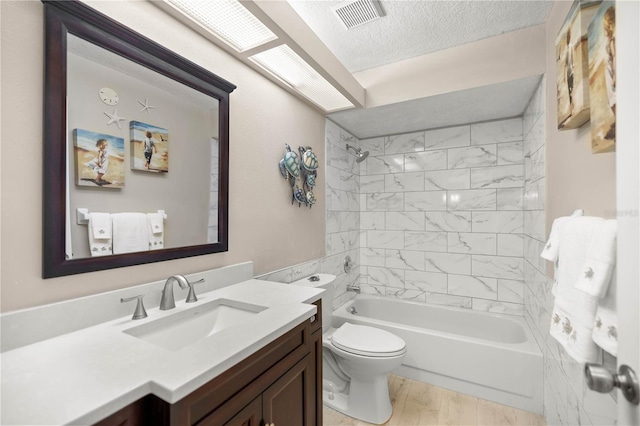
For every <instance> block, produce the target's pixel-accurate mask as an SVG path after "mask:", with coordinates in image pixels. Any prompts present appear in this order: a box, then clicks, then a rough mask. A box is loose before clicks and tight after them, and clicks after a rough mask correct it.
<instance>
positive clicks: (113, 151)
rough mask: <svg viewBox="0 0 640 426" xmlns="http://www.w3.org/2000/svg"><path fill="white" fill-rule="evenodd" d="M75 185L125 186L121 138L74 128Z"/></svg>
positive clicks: (122, 140)
mask: <svg viewBox="0 0 640 426" xmlns="http://www.w3.org/2000/svg"><path fill="white" fill-rule="evenodd" d="M73 148H74V158H75V172H76V185H78V186H89V187H93V188H122V187H124V139H123V138H119V137H116V136H110V135H104V134H102V133H95V132H90V131H88V130H83V129H74V130H73Z"/></svg>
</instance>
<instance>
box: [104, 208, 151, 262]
mask: <svg viewBox="0 0 640 426" xmlns="http://www.w3.org/2000/svg"><path fill="white" fill-rule="evenodd" d="M111 218H112V220H113V253H114V254H122V253H132V252H138V251H149V221H148V220H147V215H146V214H144V213H114V214H112V215H111Z"/></svg>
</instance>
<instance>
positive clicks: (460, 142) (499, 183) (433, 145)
mask: <svg viewBox="0 0 640 426" xmlns="http://www.w3.org/2000/svg"><path fill="white" fill-rule="evenodd" d="M360 145H361V147H362V149H364V150H367V151H369V152H370V155H369V158H368V159H367V160H366V161H365V162H364V163H362V164H363V165H364V167H361V170H360V174H361V176H360V194H361V195H360V211H361V212H360V229H361V237H360V242H361V249H360V265H361V268H360V269H361V281H360V283H361V287H362V291H363V293H370V294H377V295H384V296H389V297H397V298H402V299H410V300H414V301H420V302H429V303H437V304H445V305H452V306H457V307H463V308H469V309H476V310H483V311H490V312H501V313H508V314H515V315H523V310H524V309H523V287H524V284H523V254H524V251H523V250H524V244H523V234H522V232H523V227H524V220H525V219H524V213H523V191H524V154H523V135H522V119H521V118H513V119H507V120H500V121H493V122H487V123H480V124H472V125H465V126H458V127H452V128H446V129H437V130H427V131H422V132H416V133H410V134H400V135H393V136H386V137H379V138H372V139H364V140H362V141H361V142H360Z"/></svg>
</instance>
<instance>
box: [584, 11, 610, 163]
mask: <svg viewBox="0 0 640 426" xmlns="http://www.w3.org/2000/svg"><path fill="white" fill-rule="evenodd" d="M615 26H616V12H615V3H614V2H613V1H604V2H602V4H601V5H600V7H599V8H598V10H597V11H596V14H595V16H594V17H593V19H592V20H591V23H590V24H589V31H588V34H589V90H590V104H591V150H592V152H594V153H598V152H610V151H614V150H615V146H616V46H615Z"/></svg>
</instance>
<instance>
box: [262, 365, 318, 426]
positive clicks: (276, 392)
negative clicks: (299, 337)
mask: <svg viewBox="0 0 640 426" xmlns="http://www.w3.org/2000/svg"><path fill="white" fill-rule="evenodd" d="M314 363H315V357H312V356H311V354H309V355H307V356H305V357H304V358H303V359H302V360H300V361H299V362H298V363H297V364H296V365H294V366H293V367H292V368H291V369H290V370H289V371H287V372H286V373H285V374H284V375H283V376H282V377H280V378H279V379H278V380H277V381H276V382H275V383H274V384H273V385H271V386H270V387H269V388H268V389H267V390H266V391H265V392H264V393H263V394H262V410H263V416H264V421H265V422H266V423H267V424H274V425H275V426H315V425H316V400H315V399H316V398H315V396H316V392H315V383H316V379H315V366H314Z"/></svg>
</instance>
